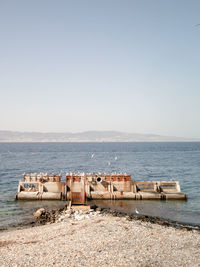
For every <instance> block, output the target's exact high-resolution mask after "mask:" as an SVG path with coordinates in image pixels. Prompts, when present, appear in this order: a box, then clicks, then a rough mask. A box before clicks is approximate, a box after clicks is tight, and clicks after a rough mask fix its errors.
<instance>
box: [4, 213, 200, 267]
mask: <svg viewBox="0 0 200 267" xmlns="http://www.w3.org/2000/svg"><path fill="white" fill-rule="evenodd" d="M42 213H43V214H44V211H42ZM42 213H41V214H42ZM53 220H54V222H55V223H52V224H51V223H50V222H49V223H48V224H46V225H42V226H37V227H33V228H29V229H22V230H13V231H8V232H1V233H0V235H1V239H0V240H1V241H0V266H1V267H8V266H13V267H14V266H16V267H22V266H23V267H24V266H30V267H31V266H64V265H65V266H146V267H147V266H193V267H195V266H200V257H199V249H200V234H199V231H195V230H192V231H186V230H184V229H181V230H180V229H175V228H172V227H165V226H162V225H158V224H152V223H150V222H143V221H137V220H130V218H128V217H115V216H112V215H110V214H106V213H102V212H101V211H94V210H86V211H74V210H63V211H62V212H61V213H60V214H59V215H56V216H54V218H53Z"/></svg>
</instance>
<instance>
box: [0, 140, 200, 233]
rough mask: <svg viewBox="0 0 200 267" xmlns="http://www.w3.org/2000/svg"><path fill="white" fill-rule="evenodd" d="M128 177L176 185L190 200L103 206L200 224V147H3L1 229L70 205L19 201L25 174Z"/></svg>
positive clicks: (148, 144)
mask: <svg viewBox="0 0 200 267" xmlns="http://www.w3.org/2000/svg"><path fill="white" fill-rule="evenodd" d="M40 172H41V173H49V174H50V173H54V174H61V175H62V180H63V181H65V175H66V173H69V172H76V173H77V172H84V173H127V174H131V177H132V180H136V181H148V180H154V181H159V180H166V181H170V180H176V181H179V182H180V186H181V190H182V192H184V193H186V194H188V200H187V201H180V200H178V201H172V200H168V201H163V200H156V201H153V200H143V201H142V200H137V201H136V200H116V201H113V200H112V201H110V200H107V201H105V200H104V201H97V202H95V203H98V205H102V206H106V207H112V208H116V209H118V210H122V211H128V212H130V213H133V214H134V213H135V210H136V209H137V210H138V211H139V213H140V214H144V215H150V216H157V217H159V218H162V219H168V220H173V221H178V222H181V223H186V224H189V225H199V224H200V142H141V143H140V142H131V143H124V142H123V143H119V142H116V143H115V142H110V143H107V142H105V143H104V142H101V143H0V229H1V230H3V229H7V228H9V227H13V226H17V225H19V224H21V223H24V222H26V221H28V220H31V218H33V212H34V211H35V210H37V209H38V208H41V207H45V208H48V209H51V208H52V209H53V208H59V207H64V206H65V204H66V202H65V201H15V200H14V195H15V194H16V192H17V187H18V182H19V180H22V175H23V174H24V173H40Z"/></svg>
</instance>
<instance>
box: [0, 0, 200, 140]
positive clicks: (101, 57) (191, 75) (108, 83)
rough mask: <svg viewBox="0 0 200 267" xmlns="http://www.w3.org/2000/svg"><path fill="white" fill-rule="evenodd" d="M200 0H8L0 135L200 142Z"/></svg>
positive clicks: (2, 9)
mask: <svg viewBox="0 0 200 267" xmlns="http://www.w3.org/2000/svg"><path fill="white" fill-rule="evenodd" d="M198 23H200V1H199V0H196V1H195V0H190V1H188V0H167V1H163V0H151V1H150V0H137V1H136V0H130V1H128V0H120V1H119V0H99V1H97V0H79V1H76V0H71V1H68V0H65V1H60V0H56V1H51V0H34V1H33V0H32V1H31V0H29V1H27V0H24V1H21V0H18V1H15V0H13V1H10V0H0V38H1V44H0V130H14V131H16V130H18V131H41V132H47V131H52V132H65V131H66V132H79V131H87V130H117V131H123V132H133V133H155V134H161V135H171V136H183V137H200V119H199V117H200V26H195V25H196V24H198Z"/></svg>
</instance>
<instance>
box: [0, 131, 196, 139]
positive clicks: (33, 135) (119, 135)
mask: <svg viewBox="0 0 200 267" xmlns="http://www.w3.org/2000/svg"><path fill="white" fill-rule="evenodd" d="M167 141H169V142H170V141H171V142H173V141H200V139H195V138H194V139H187V138H181V137H170V136H161V135H155V134H138V133H123V132H116V131H87V132H81V133H40V132H14V131H0V142H167Z"/></svg>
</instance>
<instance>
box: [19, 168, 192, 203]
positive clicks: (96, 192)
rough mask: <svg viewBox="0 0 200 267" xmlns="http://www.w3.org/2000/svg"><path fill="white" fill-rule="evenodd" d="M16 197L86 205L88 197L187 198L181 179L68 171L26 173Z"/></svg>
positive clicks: (134, 198)
mask: <svg viewBox="0 0 200 267" xmlns="http://www.w3.org/2000/svg"><path fill="white" fill-rule="evenodd" d="M15 199H16V200H71V202H72V204H85V203H86V200H87V199H133V200H144V199H154V200H155V199H156V200H168V199H174V200H186V199H187V195H186V194H184V193H182V192H181V189H180V185H179V182H178V181H132V180H131V175H130V174H123V173H122V174H90V173H88V174H84V173H74V174H73V173H68V174H66V182H62V181H61V175H54V174H24V175H23V181H20V182H19V185H18V192H17V194H16V195H15Z"/></svg>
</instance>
